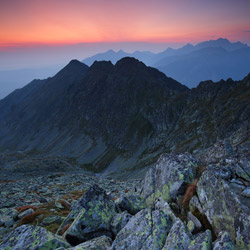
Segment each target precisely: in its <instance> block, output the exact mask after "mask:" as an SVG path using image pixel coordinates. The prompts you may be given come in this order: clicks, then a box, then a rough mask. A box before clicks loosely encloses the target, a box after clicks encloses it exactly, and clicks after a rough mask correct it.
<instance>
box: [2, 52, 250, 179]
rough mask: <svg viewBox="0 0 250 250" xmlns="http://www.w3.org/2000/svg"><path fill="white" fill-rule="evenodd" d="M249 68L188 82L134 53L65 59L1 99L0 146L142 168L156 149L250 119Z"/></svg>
mask: <svg viewBox="0 0 250 250" xmlns="http://www.w3.org/2000/svg"><path fill="white" fill-rule="evenodd" d="M249 84H250V76H248V77H246V78H245V79H244V80H243V81H239V82H234V81H232V80H228V81H226V82H225V81H221V82H218V83H213V82H204V83H201V84H200V85H199V86H198V87H197V88H196V89H193V90H189V89H188V88H186V87H185V86H183V85H182V84H180V83H179V82H177V81H175V80H173V79H172V78H168V77H166V76H165V75H164V74H163V73H161V72H159V71H158V70H156V69H154V68H151V67H147V66H145V65H144V64H143V63H142V62H139V61H138V60H136V59H134V58H129V57H127V58H123V59H121V60H120V61H118V62H117V63H116V64H115V65H113V64H112V63H111V62H107V61H102V62H95V63H94V64H93V65H92V66H91V67H90V68H88V67H87V66H85V65H84V64H82V63H80V62H78V61H71V62H70V63H69V65H67V66H66V67H65V68H64V69H63V70H61V71H60V72H59V73H58V74H57V75H56V76H54V77H53V78H50V79H47V80H45V81H39V82H37V81H35V82H33V83H31V84H29V85H27V86H26V87H25V88H26V89H21V90H19V91H17V92H13V93H12V94H11V95H9V96H8V97H6V98H5V99H3V100H2V101H0V113H1V114H2V115H1V116H0V128H1V129H0V147H1V150H6V149H8V150H21V151H25V152H32V153H39V154H42V155H56V156H68V157H72V158H74V159H75V160H76V161H77V163H78V164H80V165H81V166H82V167H85V168H87V169H90V170H91V171H95V172H102V173H105V174H108V173H116V174H117V173H119V175H124V174H126V171H128V172H131V171H132V172H134V171H138V172H140V171H144V170H145V169H144V167H146V166H149V165H151V164H152V163H154V162H155V160H156V159H157V158H158V156H159V155H160V154H161V153H162V152H166V151H186V150H189V151H195V150H198V149H202V148H205V147H208V146H210V145H211V144H212V143H214V142H215V141H216V140H217V139H222V138H225V137H227V136H230V135H231V134H232V133H233V132H235V131H237V130H238V129H239V128H240V126H241V124H242V123H244V122H247V121H248V119H249V112H248V110H249V96H250V93H249Z"/></svg>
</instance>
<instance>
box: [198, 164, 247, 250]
mask: <svg viewBox="0 0 250 250" xmlns="http://www.w3.org/2000/svg"><path fill="white" fill-rule="evenodd" d="M197 195H198V197H199V201H200V203H201V206H202V211H200V212H201V213H205V215H206V216H207V219H208V221H209V222H210V224H211V225H212V227H213V229H214V231H215V233H216V235H217V236H218V235H219V233H220V232H221V231H227V232H228V233H229V234H230V236H231V237H232V239H233V240H236V245H237V249H247V248H250V235H249V232H250V216H249V214H250V206H249V200H240V198H239V196H238V195H237V194H236V193H235V192H234V191H233V190H232V189H231V188H230V185H229V182H227V181H226V180H224V179H219V178H218V177H217V176H216V175H215V171H214V167H213V166H208V167H207V169H206V170H205V171H204V173H203V174H202V176H201V178H200V180H199V182H198V184H197ZM246 199H248V198H246ZM242 202H244V203H242Z"/></svg>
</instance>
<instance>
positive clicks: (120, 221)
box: [111, 211, 132, 235]
mask: <svg viewBox="0 0 250 250" xmlns="http://www.w3.org/2000/svg"><path fill="white" fill-rule="evenodd" d="M131 217H132V215H131V214H129V213H128V212H127V211H124V212H122V213H117V214H116V215H115V216H114V217H113V218H112V221H111V230H112V233H113V234H114V235H117V234H118V233H119V232H120V231H121V229H122V228H124V227H125V225H126V224H127V223H128V221H129V220H130V218H131Z"/></svg>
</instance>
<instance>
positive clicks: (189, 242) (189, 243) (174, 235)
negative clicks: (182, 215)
mask: <svg viewBox="0 0 250 250" xmlns="http://www.w3.org/2000/svg"><path fill="white" fill-rule="evenodd" d="M170 249H179V250H187V249H188V250H197V249H203V250H211V249H212V236H211V232H210V230H206V232H203V233H199V234H196V235H192V234H191V233H190V231H189V230H188V228H187V227H186V226H185V224H184V223H183V222H182V221H181V220H180V219H179V218H177V219H176V221H175V223H174V225H173V227H172V228H171V230H170V232H169V234H168V236H167V239H166V242H165V245H164V247H163V248H162V250H170Z"/></svg>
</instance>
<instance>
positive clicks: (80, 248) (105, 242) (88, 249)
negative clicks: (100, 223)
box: [68, 236, 112, 250]
mask: <svg viewBox="0 0 250 250" xmlns="http://www.w3.org/2000/svg"><path fill="white" fill-rule="evenodd" d="M111 243H112V240H111V239H110V238H109V237H106V236H101V237H98V238H95V239H92V240H89V241H86V242H84V243H82V244H80V245H77V246H75V247H72V248H69V249H68V250H109V249H110V247H111Z"/></svg>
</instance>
